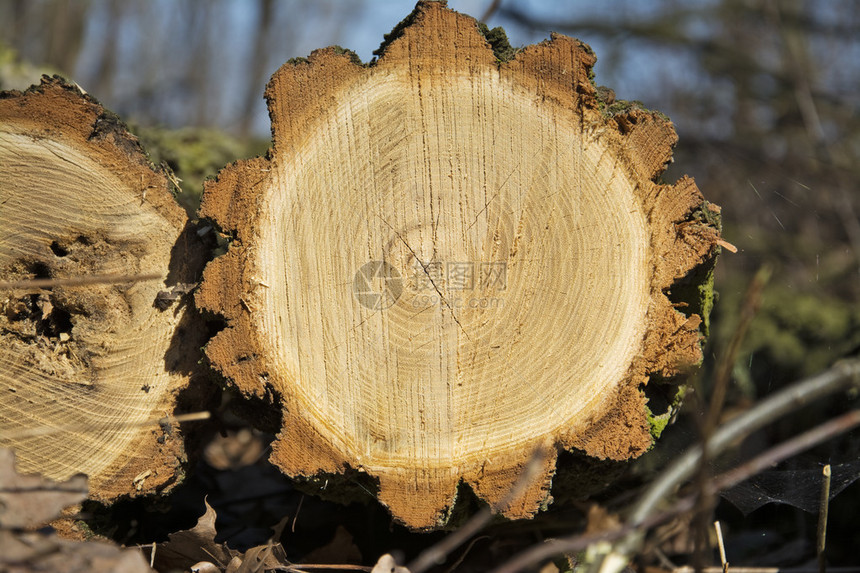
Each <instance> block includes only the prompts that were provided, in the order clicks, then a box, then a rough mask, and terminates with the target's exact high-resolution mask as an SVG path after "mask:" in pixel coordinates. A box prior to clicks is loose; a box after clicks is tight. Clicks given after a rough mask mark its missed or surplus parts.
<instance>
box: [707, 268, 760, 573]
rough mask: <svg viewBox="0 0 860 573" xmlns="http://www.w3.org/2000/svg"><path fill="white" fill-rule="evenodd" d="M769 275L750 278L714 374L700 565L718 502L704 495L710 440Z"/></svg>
mask: <svg viewBox="0 0 860 573" xmlns="http://www.w3.org/2000/svg"><path fill="white" fill-rule="evenodd" d="M769 279H770V268H769V267H767V266H764V267H762V268H760V269H759V270H758V272H757V273H756V274H755V277H753V280H752V281H751V282H750V285H749V287H748V288H747V292H746V294H745V295H744V301H743V305H742V306H741V312H740V319H739V321H738V325H737V326H736V327H735V331H734V333H733V334H732V337H731V340H730V341H729V344H728V347H727V348H726V350H725V352H724V353H723V355H722V358H721V359H720V361H719V363H718V364H717V367H716V373H715V374H714V384H713V389H712V390H711V402H710V407H709V408H708V410H707V412H706V413H705V418H704V421H703V423H702V426H701V433H702V436H701V438H702V444H704V448H703V450H702V456H701V460H700V462H699V472H698V482H699V491H700V492H702V495H701V496H700V497H699V500H698V503H697V507H696V517H695V519H694V521H693V523H694V527H695V530H694V532H695V537H694V540H695V549H694V555H693V556H694V559H693V562H694V563H695V564H696V565H697V569H701V568H702V567H704V561H705V552H706V550H707V547H706V546H707V544H708V534H707V529H708V525H709V523H710V521H711V514H712V513H713V506H714V504H715V502H714V500H713V498H712V497H711V496H709V495H705V494H704V492H705V485H706V484H707V482H708V480H709V478H710V475H709V474H710V472H709V469H708V468H709V467H710V462H711V458H712V457H713V456H712V453H711V451H710V446H709V444H710V443H711V436H712V435H713V433H714V430H715V429H716V427H717V425H718V424H719V422H720V417H721V416H722V413H723V406H724V405H725V401H726V395H727V394H728V388H729V381H730V380H731V373H732V369H733V368H734V365H735V363H736V362H737V358H738V354H739V353H740V351H741V344H742V343H743V341H744V339H745V338H746V335H747V331H748V330H749V327H750V325H751V324H752V321H753V319H754V318H755V317H756V315H757V314H758V311H759V308H760V307H761V293H762V291H763V290H764V287H765V285H767V282H768V280H769Z"/></svg>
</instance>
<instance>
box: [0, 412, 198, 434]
mask: <svg viewBox="0 0 860 573" xmlns="http://www.w3.org/2000/svg"><path fill="white" fill-rule="evenodd" d="M211 417H212V414H211V413H210V412H207V411H202V412H191V413H189V414H179V415H177V416H164V417H160V418H147V419H146V420H141V421H139V422H129V421H119V422H113V423H111V424H105V425H99V426H98V427H97V429H98V430H100V431H101V430H104V429H105V428H133V427H139V426H149V425H150V424H162V423H174V422H197V421H200V420H208V419H209V418H211ZM93 429H94V426H93V425H92V424H63V425H61V426H43V427H41V428H28V429H25V430H20V431H18V432H0V438H2V439H3V440H21V439H24V438H33V437H36V436H45V435H48V434H54V433H57V432H81V431H86V430H93Z"/></svg>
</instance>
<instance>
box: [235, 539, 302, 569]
mask: <svg viewBox="0 0 860 573" xmlns="http://www.w3.org/2000/svg"><path fill="white" fill-rule="evenodd" d="M289 564H290V562H289V561H287V552H286V550H284V548H283V546H281V544H280V543H270V544H268V545H258V546H257V547H252V548H251V549H249V550H247V551H246V552H245V553H244V554H243V555H242V556H241V557H238V558H234V559H233V562H232V563H230V565H229V566H228V567H227V571H226V573H260V572H262V571H271V570H273V569H280V568H282V567H287V566H288V565H289Z"/></svg>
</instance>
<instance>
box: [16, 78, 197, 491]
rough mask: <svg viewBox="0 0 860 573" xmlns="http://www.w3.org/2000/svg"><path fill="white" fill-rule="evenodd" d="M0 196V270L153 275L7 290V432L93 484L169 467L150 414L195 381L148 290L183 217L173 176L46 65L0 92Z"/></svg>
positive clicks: (163, 479) (157, 481) (58, 473)
mask: <svg viewBox="0 0 860 573" xmlns="http://www.w3.org/2000/svg"><path fill="white" fill-rule="evenodd" d="M0 205H2V207H0V232H2V236H0V281H15V280H18V281H20V280H26V279H28V278H50V279H69V278H73V279H78V278H85V277H91V276H94V275H108V276H113V277H122V276H138V275H149V276H150V278H149V279H148V280H143V281H139V282H130V281H128V280H126V281H122V280H119V279H117V280H114V281H113V283H114V284H100V283H96V284H85V285H78V286H74V285H66V286H54V287H45V288H34V287H24V288H9V289H3V290H0V307H2V314H0V446H2V447H8V448H12V449H14V450H15V454H16V456H17V464H18V468H19V470H20V471H21V472H24V473H40V474H42V475H44V476H47V477H49V478H52V479H66V478H68V477H70V476H72V475H74V474H77V473H84V474H87V475H88V476H89V478H90V480H89V483H90V489H91V493H92V496H93V497H95V498H97V499H102V500H110V499H113V498H115V497H116V496H119V495H123V494H137V493H140V492H151V491H153V490H154V489H157V488H160V487H163V486H164V485H165V484H168V483H170V482H172V481H173V480H174V479H175V472H176V470H177V466H178V463H179V459H180V458H181V457H182V456H183V454H182V444H181V439H180V436H179V434H178V432H175V431H172V430H170V428H169V427H168V428H167V430H169V431H167V432H166V431H165V429H164V428H162V427H160V426H159V424H158V423H157V420H158V419H159V418H161V417H163V416H165V415H167V414H170V413H171V412H172V410H173V407H174V400H175V396H174V394H175V392H177V391H178V390H179V389H181V388H183V387H184V386H185V385H186V384H187V382H188V376H187V373H180V372H178V371H173V372H171V370H175V369H178V368H180V367H182V368H185V367H186V365H185V362H186V361H187V360H186V358H184V357H181V356H179V351H178V350H177V348H176V345H177V340H176V339H175V336H176V334H177V327H178V326H179V325H180V323H181V321H182V318H183V314H184V311H179V312H174V311H175V310H176V309H175V308H173V309H168V310H167V311H163V310H159V309H158V308H156V307H155V306H154V302H155V299H156V296H157V294H158V292H159V291H160V290H162V289H165V288H166V286H165V279H166V278H167V274H168V270H169V268H170V259H171V251H172V249H173V247H174V243H175V242H176V240H177V238H178V237H179V235H180V233H181V232H182V230H183V227H184V225H185V221H186V218H185V215H184V213H183V212H182V210H181V208H179V207H178V206H177V205H176V204H175V202H174V201H173V199H172V197H171V195H170V191H169V190H168V188H167V180H166V177H165V176H164V175H163V174H160V173H156V172H154V171H153V170H152V169H151V168H150V167H149V165H148V163H147V161H146V158H145V156H144V155H143V152H142V151H141V150H140V148H139V147H137V144H136V142H135V141H134V140H133V138H132V137H131V136H130V135H128V134H127V133H126V132H125V131H124V130H123V129H122V128H120V127H119V126H117V125H116V123H115V119H114V118H112V117H111V116H109V115H107V114H105V112H104V110H102V109H101V107H100V106H98V104H96V103H95V102H94V101H92V100H89V99H87V98H85V97H84V96H83V95H81V94H80V93H79V92H77V91H76V90H75V89H74V88H71V87H68V86H64V85H63V84H61V83H60V82H58V81H49V82H47V83H43V85H42V86H41V87H40V88H39V89H38V91H35V92H30V93H27V94H23V95H21V94H19V95H17V96H14V97H10V98H7V99H3V100H0ZM153 275H154V276H155V277H157V278H155V279H153V278H152V276H153ZM147 472H148V473H147Z"/></svg>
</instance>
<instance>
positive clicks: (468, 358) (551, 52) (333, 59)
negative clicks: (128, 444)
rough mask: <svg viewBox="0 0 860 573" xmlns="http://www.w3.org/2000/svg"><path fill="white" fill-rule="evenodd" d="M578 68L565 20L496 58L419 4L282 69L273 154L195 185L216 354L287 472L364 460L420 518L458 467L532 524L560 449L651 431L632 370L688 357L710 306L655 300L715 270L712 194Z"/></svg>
mask: <svg viewBox="0 0 860 573" xmlns="http://www.w3.org/2000/svg"><path fill="white" fill-rule="evenodd" d="M594 62H595V57H594V55H593V54H592V52H591V50H590V49H589V48H588V47H587V46H585V45H584V44H582V43H581V42H579V41H577V40H575V39H572V38H568V37H564V36H560V35H554V36H553V37H552V39H551V40H549V41H546V42H544V43H541V44H539V45H534V46H529V47H526V48H525V49H523V50H521V51H519V52H517V53H516V54H515V55H514V56H513V57H512V58H507V57H506V56H505V57H497V52H494V50H493V47H492V46H491V45H490V43H489V42H488V40H487V38H486V37H485V35H484V34H483V33H482V30H481V27H480V26H479V24H478V23H477V22H476V21H475V20H474V19H472V18H470V17H467V16H464V15H461V14H458V13H456V12H453V11H451V10H450V9H448V8H447V7H446V6H445V5H444V3H440V2H421V3H419V4H418V6H417V7H416V9H415V11H414V12H413V13H412V14H411V15H410V16H409V17H408V18H407V19H406V20H404V22H403V23H402V24H401V25H400V26H398V27H397V28H396V29H395V30H394V32H392V34H391V35H390V36H389V37H387V42H386V43H385V45H384V46H383V48H382V49H381V50H380V57H379V59H378V60H377V61H374V62H372V63H370V64H368V65H362V64H361V62H359V61H357V58H355V56H354V55H353V54H351V53H349V52H346V51H344V50H342V49H339V48H328V49H324V50H319V51H315V52H314V53H312V54H311V56H310V57H309V58H308V59H307V60H300V61H291V62H289V63H287V64H285V65H284V66H283V67H281V68H280V69H279V70H278V71H277V72H276V73H275V74H274V76H273V77H272V79H271V82H270V83H269V85H268V88H267V91H266V98H267V100H268V104H269V113H270V116H271V120H272V133H273V138H274V143H273V149H272V150H271V152H270V154H269V155H268V156H267V157H266V158H257V159H252V160H247V161H240V162H237V163H235V164H233V165H231V166H229V167H227V168H225V169H224V170H223V171H222V172H221V173H220V175H219V177H218V179H217V180H216V181H211V182H209V183H208V184H207V187H206V189H205V192H204V197H203V204H202V207H201V213H200V214H201V216H202V217H206V218H209V219H211V220H213V221H215V222H217V224H218V225H220V227H221V228H222V229H223V230H224V231H225V232H226V233H229V234H230V235H231V236H232V237H233V241H232V243H231V244H230V247H229V250H228V252H227V253H226V254H225V255H223V256H221V257H219V258H217V259H215V260H214V261H212V262H211V263H210V264H209V265H208V266H207V268H206V270H205V272H204V279H203V283H202V285H201V288H200V290H199V291H198V293H197V302H198V305H199V306H201V307H203V308H206V309H209V310H211V311H213V312H215V313H219V314H221V315H222V316H223V317H224V318H225V320H226V327H225V328H224V329H223V330H222V331H220V332H219V333H218V334H217V336H216V337H215V338H214V339H213V340H212V341H211V342H210V343H209V345H208V347H207V349H206V352H207V355H208V357H209V359H210V360H211V363H212V365H213V366H214V367H215V368H216V369H218V370H219V371H220V372H221V373H222V374H223V375H224V376H225V377H226V378H227V379H229V380H231V381H232V383H233V384H235V385H236V386H237V387H238V388H239V389H241V390H242V391H243V392H244V393H246V394H247V395H253V396H258V397H268V398H271V399H274V400H278V401H279V402H280V404H281V406H282V408H283V412H284V425H283V428H282V430H281V432H280V434H279V435H278V437H277V440H276V442H275V443H274V445H273V453H272V456H271V460H272V461H273V462H274V463H275V464H276V465H278V466H279V467H280V468H282V470H283V471H284V472H285V473H287V474H288V475H291V476H316V475H323V474H336V473H340V472H344V471H345V470H346V469H347V468H351V469H353V470H358V471H360V472H366V473H367V474H369V475H370V476H372V477H373V478H375V479H376V480H378V488H379V490H378V497H379V499H380V501H382V502H383V503H384V504H385V505H386V506H387V507H388V508H389V509H390V511H391V512H392V514H393V515H394V516H395V517H396V518H397V519H398V520H399V521H401V522H402V523H404V524H406V525H407V526H409V527H412V528H416V529H428V528H433V527H438V526H440V525H442V524H444V522H445V520H446V519H447V517H448V515H449V513H450V509H451V508H452V507H453V505H454V502H455V496H456V493H457V489H458V486H459V485H460V484H466V485H468V486H469V487H471V488H472V490H473V491H474V492H475V493H476V494H477V496H478V497H480V498H482V499H484V500H486V501H487V502H489V503H490V504H491V506H492V507H493V508H494V509H495V510H496V511H498V512H500V513H502V514H503V515H505V516H507V517H511V518H521V517H528V516H532V515H534V514H535V512H536V511H537V510H538V508H539V507H540V506H541V504H542V503H544V502H545V501H546V499H547V496H548V493H549V488H550V485H551V480H552V476H553V473H554V471H555V465H556V452H557V451H558V450H560V449H577V450H580V451H582V452H584V453H585V454H587V455H589V456H593V457H596V458H601V459H613V460H624V459H629V458H632V457H636V456H638V455H640V454H642V453H643V452H644V451H646V450H647V449H648V448H649V447H650V446H651V444H652V441H653V440H652V436H651V433H650V426H649V422H648V418H647V416H648V410H647V407H646V399H645V397H644V394H643V391H642V388H643V386H644V385H646V384H647V383H648V381H649V379H651V378H653V377H655V376H659V377H660V378H661V379H664V378H671V377H673V376H676V375H678V374H679V372H680V370H681V369H683V367H685V366H688V365H693V364H696V363H698V362H699V361H700V359H701V333H700V324H701V322H702V318H701V317H700V316H699V315H698V314H695V313H693V312H688V313H687V314H686V315H685V314H682V313H681V312H679V310H676V308H675V307H674V306H673V304H672V302H670V300H669V298H668V297H667V292H668V290H669V289H670V287H671V286H672V285H673V284H674V283H675V282H676V281H678V280H679V279H682V278H684V277H688V276H690V275H691V273H692V271H694V270H695V269H697V268H699V267H700V266H701V265H703V264H708V263H710V262H711V261H712V258H713V257H714V256H715V254H716V252H717V250H718V242H719V241H720V238H719V231H718V229H717V223H715V222H709V221H713V219H714V218H709V217H703V216H702V213H703V212H704V211H707V212H708V213H716V212H717V211H718V208H717V207H716V206H713V205H708V204H707V203H705V201H704V199H703V198H702V196H701V194H700V193H699V191H698V189H697V188H696V185H695V184H694V182H693V181H692V180H691V179H689V178H686V177H684V178H682V179H681V180H679V181H678V182H677V183H675V184H673V185H668V184H663V183H660V182H659V176H660V174H661V173H662V172H663V171H664V169H665V166H666V164H667V163H668V161H669V160H670V159H671V148H672V146H673V145H674V143H675V141H676V135H675V132H674V129H673V126H672V124H671V123H670V122H669V121H668V120H667V119H665V117H664V116H662V115H660V114H658V113H653V112H649V111H646V110H644V109H642V108H641V107H640V106H636V105H632V106H630V107H628V108H627V109H619V108H618V105H617V104H615V105H613V106H611V107H608V106H607V105H606V104H604V103H602V102H601V101H600V100H599V99H598V97H597V90H596V88H595V87H594V85H593V84H592V82H591V81H590V73H591V68H592V66H593V64H594ZM539 448H545V449H546V448H549V452H550V455H548V456H544V458H543V461H542V462H541V463H542V464H543V467H542V469H541V471H540V472H538V474H539V477H538V479H536V480H535V481H534V482H533V483H531V484H529V485H528V487H526V488H525V491H524V493H522V495H520V496H519V497H518V499H515V500H509V499H506V497H507V496H508V493H509V492H510V491H511V489H512V487H513V486H514V484H516V482H517V479H518V476H519V475H520V474H521V473H522V472H523V471H524V469H525V468H526V466H527V465H528V464H529V462H530V460H531V459H534V456H533V452H535V451H536V450H537V449H539Z"/></svg>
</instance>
